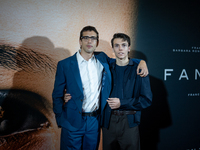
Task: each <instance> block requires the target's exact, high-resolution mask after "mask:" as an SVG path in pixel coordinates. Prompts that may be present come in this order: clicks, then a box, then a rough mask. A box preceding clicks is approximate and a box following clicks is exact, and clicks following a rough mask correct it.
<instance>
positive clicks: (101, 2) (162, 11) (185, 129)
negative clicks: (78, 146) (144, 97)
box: [0, 0, 200, 150]
mask: <svg viewBox="0 0 200 150" xmlns="http://www.w3.org/2000/svg"><path fill="white" fill-rule="evenodd" d="M0 14H1V15H0V149H2V150H7V149H34V150H35V149H45V150H46V149H49V150H50V149H52V150H57V149H59V144H60V142H59V140H60V129H58V128H57V125H56V122H55V118H54V113H53V111H52V98H51V93H52V90H53V84H54V77H55V70H56V64H57V62H58V61H59V60H61V59H64V58H66V57H69V56H71V55H73V54H74V53H75V52H76V51H77V50H78V49H79V34H80V30H81V29H82V28H83V27H84V26H86V25H92V26H95V27H96V28H97V30H98V31H99V33H100V44H99V46H98V48H97V50H98V51H104V52H105V53H107V54H108V56H110V57H114V54H113V52H112V49H111V46H110V40H111V38H112V35H113V34H114V33H116V32H124V33H126V34H128V35H129V36H130V37H131V39H132V40H131V42H132V51H131V53H130V57H136V58H141V59H144V60H146V62H147V64H148V68H149V72H150V80H151V87H152V92H153V95H154V96H153V104H152V106H151V107H149V108H148V109H146V110H144V111H143V112H142V120H141V126H140V132H141V148H142V150H147V149H154V150H182V149H183V150H192V149H199V148H200V144H199V143H200V138H199V133H200V130H199V128H200V127H199V123H200V119H199V115H200V111H199V109H198V107H199V105H198V104H199V103H200V102H199V98H200V94H199V93H200V87H199V80H200V79H199V78H200V68H199V59H198V57H199V55H200V43H199V39H200V29H199V26H200V21H199V18H198V17H199V14H200V13H199V4H198V2H197V1H194V0H192V1H189V2H183V1H180V0H174V1H166V2H160V1H158V0H150V1H145V0H109V1H107V0H87V1H82V0H77V1H74V0H59V1H58V0H43V1H39V0H28V1H27V0H16V1H12V0H0ZM99 149H102V147H101V146H100V148H99Z"/></svg>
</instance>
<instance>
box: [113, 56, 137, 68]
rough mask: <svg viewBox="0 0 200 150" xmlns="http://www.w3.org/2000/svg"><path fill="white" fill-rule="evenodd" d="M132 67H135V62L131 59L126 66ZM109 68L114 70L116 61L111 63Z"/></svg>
mask: <svg viewBox="0 0 200 150" xmlns="http://www.w3.org/2000/svg"><path fill="white" fill-rule="evenodd" d="M134 65H135V62H134V61H133V60H132V59H131V58H129V62H128V64H127V66H134ZM111 67H112V69H115V67H116V60H115V61H114V62H113V63H111Z"/></svg>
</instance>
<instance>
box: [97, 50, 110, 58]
mask: <svg viewBox="0 0 200 150" xmlns="http://www.w3.org/2000/svg"><path fill="white" fill-rule="evenodd" d="M94 55H96V56H97V55H98V56H106V57H108V56H107V55H106V54H105V53H104V52H102V51H99V52H94Z"/></svg>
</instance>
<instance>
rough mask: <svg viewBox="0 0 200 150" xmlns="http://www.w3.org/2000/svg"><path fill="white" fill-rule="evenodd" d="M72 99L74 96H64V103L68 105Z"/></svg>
mask: <svg viewBox="0 0 200 150" xmlns="http://www.w3.org/2000/svg"><path fill="white" fill-rule="evenodd" d="M71 98H72V96H71V95H70V94H68V93H65V94H64V102H65V103H67V102H68V101H69V100H70V99H71Z"/></svg>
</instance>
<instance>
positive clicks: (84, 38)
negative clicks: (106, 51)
mask: <svg viewBox="0 0 200 150" xmlns="http://www.w3.org/2000/svg"><path fill="white" fill-rule="evenodd" d="M81 39H83V40H84V41H86V42H87V41H89V39H91V41H92V42H94V41H95V40H97V37H95V36H91V37H89V36H82V37H81Z"/></svg>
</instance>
